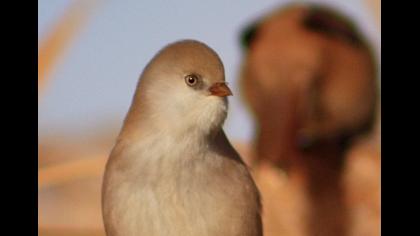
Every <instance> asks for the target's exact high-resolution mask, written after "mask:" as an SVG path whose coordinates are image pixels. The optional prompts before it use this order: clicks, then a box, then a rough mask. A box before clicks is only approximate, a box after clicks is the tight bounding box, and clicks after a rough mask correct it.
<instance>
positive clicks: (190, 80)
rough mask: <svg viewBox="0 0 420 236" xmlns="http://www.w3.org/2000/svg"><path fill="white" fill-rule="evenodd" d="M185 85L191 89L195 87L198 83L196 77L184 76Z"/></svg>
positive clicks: (192, 75)
mask: <svg viewBox="0 0 420 236" xmlns="http://www.w3.org/2000/svg"><path fill="white" fill-rule="evenodd" d="M185 83H186V84H187V85H188V86H191V87H193V86H195V85H196V84H197V83H198V76H197V75H194V74H191V75H187V76H185Z"/></svg>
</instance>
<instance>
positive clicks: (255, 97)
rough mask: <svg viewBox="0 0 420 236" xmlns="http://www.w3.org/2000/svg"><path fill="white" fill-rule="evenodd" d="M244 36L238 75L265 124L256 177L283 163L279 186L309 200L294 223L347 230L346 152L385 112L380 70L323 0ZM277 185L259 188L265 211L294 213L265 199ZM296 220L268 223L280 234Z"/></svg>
mask: <svg viewBox="0 0 420 236" xmlns="http://www.w3.org/2000/svg"><path fill="white" fill-rule="evenodd" d="M242 42H243V46H244V52H245V53H244V58H243V62H242V68H241V69H242V72H241V75H240V79H239V80H240V85H241V89H242V90H241V91H242V95H243V98H244V101H245V103H246V105H247V106H248V108H249V109H250V111H251V114H252V115H253V118H255V121H256V127H257V130H256V137H255V142H256V144H255V146H256V148H255V149H256V150H255V155H254V158H253V161H252V162H253V163H254V164H253V165H254V166H253V169H254V170H256V172H261V173H260V174H254V177H256V176H261V175H266V176H264V178H262V179H267V178H266V177H267V176H268V174H269V172H268V171H266V170H267V169H268V170H271V169H278V170H279V173H285V174H286V176H287V179H286V180H287V181H286V183H288V185H286V184H283V183H278V184H277V185H276V186H277V187H276V188H277V189H278V188H280V187H279V186H282V187H281V188H283V189H285V192H284V193H283V195H290V194H291V192H292V190H293V191H295V189H299V190H298V191H296V192H297V193H296V194H295V195H299V196H303V198H304V199H305V200H304V201H302V202H305V204H303V203H301V202H299V204H296V205H298V206H297V208H299V209H303V210H302V213H301V214H300V213H299V214H300V215H302V216H301V217H297V218H299V220H296V221H295V220H293V221H294V222H299V223H302V224H303V226H302V227H294V228H302V229H304V230H303V231H305V232H306V235H347V233H348V231H349V230H348V225H350V224H349V222H350V221H351V220H350V219H349V215H348V214H347V213H348V210H347V209H348V205H347V204H346V202H345V200H344V199H345V194H346V191H345V190H344V187H345V186H344V185H343V183H342V182H343V173H345V168H346V165H347V164H346V163H347V161H346V152H347V151H348V150H349V148H351V144H352V142H354V141H355V140H356V139H357V138H358V137H360V136H363V135H365V134H366V133H369V132H371V130H372V126H373V122H374V120H375V114H376V110H377V95H378V91H377V89H378V88H377V84H376V83H377V80H376V71H377V68H376V62H375V58H374V56H373V52H372V50H371V48H370V45H369V43H368V42H367V40H366V39H365V37H364V35H363V34H362V33H361V32H360V31H359V29H358V28H357V27H356V25H355V24H354V23H353V22H352V20H351V19H349V18H348V17H346V16H345V15H344V14H342V13H340V12H339V11H337V10H335V9H334V8H329V7H326V6H322V5H318V4H315V5H314V4H289V5H288V6H287V7H286V6H282V7H280V9H275V10H274V11H273V12H272V13H270V14H268V15H264V16H263V19H260V20H257V21H256V23H254V24H251V25H250V26H249V27H248V28H246V29H245V31H243V34H242ZM267 166H269V167H274V168H266V167H267ZM255 179H256V181H257V184H258V183H259V182H260V181H259V179H258V178H255ZM265 182H267V181H265ZM270 182H271V185H268V184H265V183H263V185H260V186H259V187H260V190H261V193H262V196H263V198H264V199H266V201H265V203H264V206H266V207H267V210H266V211H265V213H266V214H265V216H269V215H278V217H277V218H278V219H284V218H287V217H289V216H290V215H291V214H288V213H286V212H289V211H287V210H283V211H281V210H279V211H277V212H275V213H273V212H271V210H272V209H274V208H275V207H272V206H273V205H285V202H286V201H282V200H281V198H284V196H281V197H280V196H279V197H277V198H274V197H272V198H271V197H266V196H265V193H267V194H270V191H271V190H274V188H273V189H270V188H268V187H265V188H264V189H263V187H262V186H274V185H275V184H274V181H270ZM284 186H290V187H287V188H286V187H284ZM277 189H276V192H280V191H277ZM266 191H267V192H266ZM291 198H292V199H298V197H291ZM268 199H272V200H273V202H269V201H268ZM276 199H277V200H276ZM303 205H306V207H302V206H303ZM277 208H278V209H280V207H277ZM284 208H290V204H289V205H287V206H285V207H284ZM268 211H270V212H268ZM293 212H294V214H295V215H297V214H298V213H297V212H300V211H297V210H295V211H293ZM263 220H264V219H263ZM290 221H292V220H288V221H284V222H280V220H278V221H275V220H271V219H267V221H265V222H264V228H265V229H267V231H268V232H274V233H273V235H279V234H280V233H278V232H275V230H274V229H275V228H288V227H290V225H291V224H289V222H290ZM267 222H272V223H270V224H268V223H267ZM281 224H284V225H285V226H284V227H279V225H281ZM375 227H379V226H377V225H375ZM291 231H295V229H292V230H291ZM303 234H304V233H303ZM266 235H268V234H266ZM283 235H286V234H283ZM290 235H293V234H290Z"/></svg>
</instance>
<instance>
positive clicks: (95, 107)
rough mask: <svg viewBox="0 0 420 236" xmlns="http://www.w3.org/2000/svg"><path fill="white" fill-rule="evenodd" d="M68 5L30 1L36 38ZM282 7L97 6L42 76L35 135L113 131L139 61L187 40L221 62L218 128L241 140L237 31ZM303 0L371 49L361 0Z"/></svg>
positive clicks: (217, 2)
mask: <svg viewBox="0 0 420 236" xmlns="http://www.w3.org/2000/svg"><path fill="white" fill-rule="evenodd" d="M71 2H72V1H69V0H54V1H49V0H39V1H38V35H39V36H38V38H39V39H42V37H43V35H45V33H47V32H48V30H49V29H50V27H51V26H52V25H53V24H54V23H55V22H56V21H57V19H58V18H59V17H60V15H61V14H62V13H63V12H64V11H65V9H66V7H67V6H68V5H69V4H70V3H71ZM289 2H298V1H274V0H265V1H250V0H246V1H245V0H243V1H223V0H213V1H193V0H179V1H163V0H157V1H138V0H137V1H135V0H132V1H129V0H126V1H103V2H102V3H101V4H99V7H98V8H96V9H95V10H94V11H93V15H92V16H91V17H90V18H89V20H88V22H87V24H86V25H85V26H84V28H83V30H82V32H81V33H80V34H79V35H78V36H77V38H75V40H74V41H73V42H72V45H71V47H70V48H69V50H68V51H67V53H66V54H65V55H64V57H63V59H62V60H61V61H60V63H59V64H58V65H57V66H56V68H55V70H54V71H53V72H52V73H51V74H50V76H51V77H50V81H49V83H48V84H47V87H46V90H45V93H44V94H43V96H42V98H41V99H40V102H39V108H38V130H39V131H38V132H39V136H40V137H43V136H44V135H48V134H54V133H63V132H69V133H72V132H78V133H80V132H82V133H83V132H85V131H87V130H94V129H96V128H100V127H101V126H103V125H106V124H108V123H112V124H113V125H117V126H119V125H120V124H121V122H122V120H123V118H124V116H125V114H126V112H127V110H128V107H129V106H130V102H131V97H132V95H133V93H134V88H135V85H136V83H137V79H138V77H139V75H140V73H141V71H142V70H143V68H144V66H145V65H146V63H147V62H148V61H149V60H150V59H151V58H152V57H153V55H154V54H155V53H156V52H157V51H158V50H159V49H160V48H162V47H163V46H164V45H166V44H168V43H170V42H173V41H176V40H179V39H185V38H191V39H197V40H200V41H203V42H205V43H206V44H208V45H209V46H210V47H212V48H213V49H214V50H216V51H217V52H218V54H219V55H220V57H221V59H222V61H223V62H224V65H225V69H226V78H227V81H228V82H229V83H230V84H231V85H232V86H233V93H234V95H235V96H233V97H230V98H229V99H230V100H229V101H230V110H229V115H228V119H227V121H226V123H225V130H226V132H227V134H228V136H230V137H231V138H233V139H236V140H238V139H239V140H243V141H247V140H249V139H250V138H251V136H252V134H253V125H252V122H251V119H250V117H249V114H248V113H247V111H246V109H245V108H244V106H243V104H242V102H241V99H240V96H239V91H238V88H237V87H238V86H237V79H238V72H239V68H240V62H241V61H240V59H241V56H242V54H241V50H240V45H239V36H238V34H239V32H240V30H241V29H242V28H243V27H244V26H246V25H247V24H248V23H250V22H252V21H253V20H254V19H256V18H257V17H259V16H260V15H262V14H264V13H267V12H270V11H271V10H273V9H274V8H276V7H279V6H281V5H282V4H285V3H289ZM300 2H302V1H300ZM303 2H308V1H303ZM309 2H321V3H327V4H329V5H333V6H336V7H337V8H338V9H340V10H341V11H343V12H344V13H346V14H347V15H349V16H352V17H353V18H354V19H355V21H356V23H357V24H358V25H359V26H360V28H361V30H362V31H364V32H365V33H366V34H367V36H368V38H369V39H370V40H371V41H372V43H373V44H375V45H379V43H380V38H379V31H378V29H377V28H376V24H375V21H374V18H373V16H372V15H371V12H370V11H368V9H367V8H366V6H365V4H364V1H356V0H354V1H339V0H335V1H333V0H330V1H326V0H324V1H309ZM378 48H379V46H377V50H378Z"/></svg>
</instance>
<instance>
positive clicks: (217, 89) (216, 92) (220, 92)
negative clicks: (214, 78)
mask: <svg viewBox="0 0 420 236" xmlns="http://www.w3.org/2000/svg"><path fill="white" fill-rule="evenodd" d="M209 92H210V94H211V95H213V96H218V97H226V96H231V95H232V91H230V89H229V87H228V86H227V85H226V83H225V82H217V83H214V84H213V85H212V86H210V88H209Z"/></svg>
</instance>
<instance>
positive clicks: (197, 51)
mask: <svg viewBox="0 0 420 236" xmlns="http://www.w3.org/2000/svg"><path fill="white" fill-rule="evenodd" d="M229 95H231V91H230V89H229V88H228V87H227V85H226V83H225V76H224V68H223V64H222V62H221V60H220V58H219V56H218V55H217V54H216V52H214V51H213V50H212V49H210V48H209V47H208V46H206V45H205V44H203V43H200V42H197V41H192V40H185V41H180V42H176V43H173V44H170V45H169V46H167V47H165V48H164V49H162V50H161V51H160V52H159V53H158V54H157V55H156V56H155V57H154V58H153V59H152V60H151V62H150V63H149V64H148V65H147V66H146V68H145V69H144V71H143V74H142V75H141V78H140V80H139V83H138V86H137V90H136V92H135V96H134V98H133V101H132V105H131V108H130V110H129V112H128V114H127V117H126V119H125V121H124V124H123V127H122V130H121V132H120V135H119V137H118V139H117V142H116V144H115V146H114V148H113V150H112V152H111V155H110V157H109V160H108V163H107V166H106V171H105V176H104V181H103V193H102V197H103V198H102V208H103V219H104V224H105V229H106V233H107V235H108V236H134V235H136V236H138V235H147V236H154V235H172V236H177V235H179V236H181V235H182V236H187V235H200V236H205V235H208V236H211V235H229V236H235V235H237V236H257V235H262V223H261V213H260V199H259V193H258V190H257V187H256V185H255V183H254V181H253V179H252V177H251V175H250V173H249V171H248V169H247V166H246V165H245V164H244V162H243V161H242V160H241V157H240V156H239V155H238V153H237V152H236V151H235V149H234V148H233V147H232V146H231V144H230V143H229V141H228V139H227V138H226V135H225V133H224V131H223V129H222V125H223V122H224V120H225V118H226V116H227V108H228V101H227V98H226V97H227V96H229Z"/></svg>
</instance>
